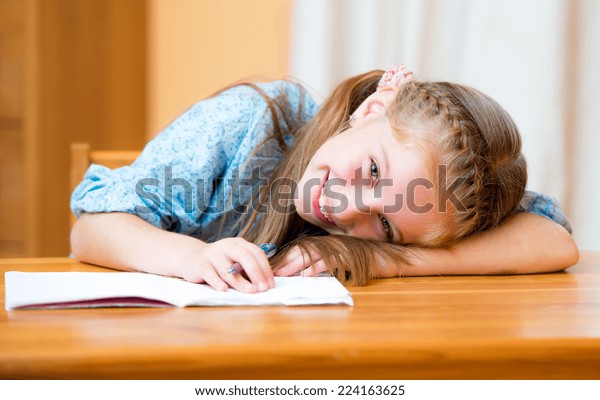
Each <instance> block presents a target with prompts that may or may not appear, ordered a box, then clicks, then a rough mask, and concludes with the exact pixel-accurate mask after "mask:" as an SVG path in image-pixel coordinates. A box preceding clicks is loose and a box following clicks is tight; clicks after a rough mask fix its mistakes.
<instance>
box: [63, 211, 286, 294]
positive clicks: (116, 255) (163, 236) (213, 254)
mask: <svg viewBox="0 0 600 400" xmlns="http://www.w3.org/2000/svg"><path fill="white" fill-rule="evenodd" d="M71 250H72V252H73V254H74V255H75V257H77V258H78V259H79V260H80V261H84V262H88V263H91V264H97V265H102V266H105V267H109V268H115V269H120V270H136V271H143V272H149V273H153V274H159V275H166V276H176V277H180V278H183V279H185V280H188V281H191V282H198V283H202V282H206V283H208V284H209V285H211V286H212V287H214V288H215V289H218V290H227V288H228V287H229V286H231V287H233V288H234V289H236V290H239V291H242V292H246V293H254V292H256V291H264V290H267V289H268V288H270V287H273V286H274V280H273V274H272V272H271V268H270V265H269V261H268V260H267V258H266V257H265V255H264V254H263V253H262V251H261V250H260V248H258V246H256V245H254V244H252V243H249V242H246V241H245V240H243V239H241V238H228V239H223V240H220V241H217V242H215V243H210V244H208V243H204V242H202V241H200V240H198V239H195V238H193V237H190V236H186V235H182V234H179V233H174V232H168V231H165V230H162V229H160V228H157V227H155V226H153V225H151V224H149V223H148V222H146V221H144V220H142V219H141V218H139V217H137V216H135V215H131V214H127V213H94V214H90V213H84V214H82V215H81V217H80V218H79V219H78V220H77V222H76V223H75V225H74V226H73V230H72V231H71ZM233 262H239V263H240V264H241V265H243V268H244V272H245V273H246V274H247V276H248V279H249V280H250V281H251V282H252V283H251V282H249V281H248V280H246V279H245V278H244V277H243V276H242V275H241V274H239V273H237V274H230V273H228V272H227V270H228V269H229V267H230V266H231V265H232V263H233Z"/></svg>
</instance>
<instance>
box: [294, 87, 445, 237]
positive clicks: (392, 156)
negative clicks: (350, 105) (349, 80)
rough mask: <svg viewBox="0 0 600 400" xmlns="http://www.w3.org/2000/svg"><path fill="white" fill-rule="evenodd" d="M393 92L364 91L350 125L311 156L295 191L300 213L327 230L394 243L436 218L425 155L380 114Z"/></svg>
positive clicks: (417, 234) (415, 233) (423, 230)
mask: <svg viewBox="0 0 600 400" xmlns="http://www.w3.org/2000/svg"><path fill="white" fill-rule="evenodd" d="M394 93H395V92H394ZM394 93H384V94H383V95H381V93H380V92H378V93H376V94H374V95H372V96H371V97H369V98H368V99H367V100H366V101H365V102H364V103H363V104H362V105H361V106H360V107H359V108H358V109H357V111H356V112H355V114H354V115H356V116H357V120H356V121H355V123H354V126H353V127H351V128H350V129H348V130H346V131H344V132H342V133H340V134H338V135H336V136H334V137H332V138H330V139H329V140H328V141H327V142H325V143H324V144H323V145H322V146H321V147H320V148H319V150H318V151H317V152H316V154H315V155H314V156H313V158H312V159H311V161H310V162H309V164H308V166H307V168H306V170H305V171H304V174H303V176H302V178H301V179H300V182H298V186H297V192H296V193H295V196H294V205H295V207H296V212H297V213H298V214H299V215H300V217H301V218H302V219H304V220H305V221H307V222H309V223H311V224H313V225H316V226H318V227H320V228H322V229H324V230H325V231H327V232H328V233H330V234H342V235H350V236H354V237H358V238H364V239H374V240H379V241H388V242H392V243H398V244H400V243H411V242H414V241H415V240H416V239H418V238H419V237H421V236H423V235H424V234H425V233H427V230H428V227H430V226H432V225H433V224H435V223H439V219H440V217H441V216H440V214H439V213H436V212H435V210H436V208H437V207H436V206H435V202H434V198H435V196H434V192H433V190H432V189H431V187H432V185H431V184H432V183H433V182H431V180H430V179H429V177H428V174H427V173H426V171H427V168H426V164H425V159H424V157H423V156H422V154H421V152H420V151H419V150H418V148H417V147H416V146H414V145H411V144H409V143H400V142H399V141H398V140H397V139H396V138H395V137H394V135H393V132H392V129H391V127H390V125H389V122H388V120H387V118H385V117H384V115H385V106H386V104H387V103H386V97H385V96H388V97H390V98H393V94H394ZM378 94H380V95H381V96H379V97H377V95H378ZM374 96H375V98H374V99H373V97H374ZM390 98H388V99H387V101H389V100H390Z"/></svg>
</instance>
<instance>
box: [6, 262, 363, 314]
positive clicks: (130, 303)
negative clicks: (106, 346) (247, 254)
mask: <svg viewBox="0 0 600 400" xmlns="http://www.w3.org/2000/svg"><path fill="white" fill-rule="evenodd" d="M5 286H6V301H5V305H6V309H7V310H11V309H54V308H87V307H173V306H176V307H186V306H270V305H285V306H293V305H310V304H345V305H349V306H352V305H353V301H352V296H351V295H350V293H349V292H348V290H346V288H344V286H342V284H340V282H339V281H338V280H337V279H335V278H333V277H323V276H321V277H314V278H303V277H289V278H281V277H275V287H274V288H273V289H271V290H268V291H266V292H262V293H256V294H246V293H240V292H238V291H236V290H233V289H229V290H228V291H226V292H219V291H217V290H214V289H212V288H211V287H210V286H208V285H200V284H195V283H190V282H186V281H183V280H181V279H176V278H168V277H164V276H159V275H151V274H144V273H138V272H16V271H10V272H6V273H5Z"/></svg>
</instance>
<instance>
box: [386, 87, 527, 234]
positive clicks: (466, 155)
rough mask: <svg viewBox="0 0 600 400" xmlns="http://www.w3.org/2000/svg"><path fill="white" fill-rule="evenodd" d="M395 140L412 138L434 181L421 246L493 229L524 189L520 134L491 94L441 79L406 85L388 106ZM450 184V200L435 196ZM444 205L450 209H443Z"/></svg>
mask: <svg viewBox="0 0 600 400" xmlns="http://www.w3.org/2000/svg"><path fill="white" fill-rule="evenodd" d="M387 114H388V118H389V120H390V124H391V126H392V129H393V130H394V132H395V134H396V136H397V138H398V139H399V140H408V141H412V142H415V143H417V144H418V145H419V146H420V147H421V148H422V151H423V153H424V154H425V155H426V156H427V157H428V158H429V160H430V162H429V165H430V169H431V171H430V172H431V175H432V176H435V177H436V178H437V179H436V182H437V183H438V186H437V187H436V189H437V193H438V200H440V203H441V204H437V206H438V207H439V211H442V212H445V211H447V210H448V209H449V208H451V210H450V211H448V214H447V218H446V223H444V224H436V226H434V227H433V226H432V227H431V229H430V230H429V234H427V235H425V236H423V237H421V238H420V239H419V242H420V244H427V245H439V244H447V243H450V242H452V241H455V240H457V239H461V238H464V237H466V236H468V235H473V234H475V233H478V232H481V231H484V230H487V229H490V228H493V227H495V226H497V225H498V224H500V222H502V220H503V219H504V218H505V217H506V216H508V215H510V214H512V213H513V212H514V211H515V210H516V208H517V206H518V204H519V201H520V200H521V198H522V197H523V193H524V191H525V184H526V182H527V164H526V162H525V158H524V157H523V154H522V153H521V138H520V135H519V131H518V129H517V127H516V125H515V123H514V122H513V120H512V119H511V117H510V116H509V115H508V113H507V112H506V111H505V110H504V109H503V108H502V107H501V106H500V105H499V104H498V103H497V102H496V101H494V100H493V99H491V98H490V97H488V96H486V95H485V94H483V93H481V92H479V91H477V90H475V89H472V88H470V87H467V86H463V85H459V84H455V83H448V82H418V81H413V82H409V83H407V84H405V85H404V86H403V87H402V88H401V90H400V92H399V93H398V95H397V96H396V98H395V100H394V102H392V104H391V105H390V107H388V110H387ZM441 188H444V190H446V189H445V188H450V190H451V191H452V195H453V196H454V197H452V199H454V200H457V201H454V202H452V204H446V203H447V202H448V201H449V200H452V199H450V198H445V197H442V196H439V194H440V189H441ZM449 206H450V207H449Z"/></svg>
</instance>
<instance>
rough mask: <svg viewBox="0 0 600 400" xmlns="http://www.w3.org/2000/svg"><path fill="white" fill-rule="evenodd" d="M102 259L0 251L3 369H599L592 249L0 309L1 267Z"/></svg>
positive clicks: (150, 373)
mask: <svg viewBox="0 0 600 400" xmlns="http://www.w3.org/2000/svg"><path fill="white" fill-rule="evenodd" d="M11 270H18V271H103V270H104V269H102V268H98V267H94V266H90V265H86V264H81V263H78V262H77V261H75V260H72V259H68V258H50V259H4V260H0V272H1V273H2V274H1V275H2V281H1V282H0V285H1V286H0V291H1V293H0V295H1V296H0V297H1V299H2V300H1V301H2V307H1V308H2V311H0V378H77V379H79V378H112V379H119V378H127V379H150V378H165V379H171V378H177V379H219V378H221V379H296V378H300V379H302V378H304V379H328V378H336V379H421V378H427V379H452V378H462V379H479V378H487V379H494V378H502V379H520V378H527V379H545V378H564V379H573V378H592V379H598V378H600V253H592V252H583V253H582V256H581V261H580V262H579V264H578V265H577V266H575V267H573V268H570V269H569V270H567V271H566V272H561V273H555V274H543V275H523V276H488V277H478V276H464V277H426V278H398V279H384V280H379V281H376V282H375V283H374V284H372V285H370V286H366V287H351V288H349V289H350V291H351V292H352V295H353V297H354V301H355V306H354V307H346V306H303V307H192V308H185V309H177V308H172V309H140V308H123V309H116V308H113V309H109V308H106V309H79V310H50V311H40V310H38V311H14V310H13V311H9V312H6V311H5V310H4V272H5V271H11Z"/></svg>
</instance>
